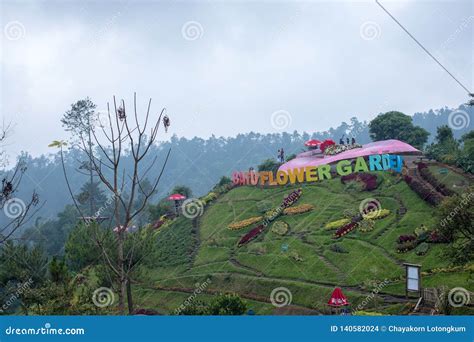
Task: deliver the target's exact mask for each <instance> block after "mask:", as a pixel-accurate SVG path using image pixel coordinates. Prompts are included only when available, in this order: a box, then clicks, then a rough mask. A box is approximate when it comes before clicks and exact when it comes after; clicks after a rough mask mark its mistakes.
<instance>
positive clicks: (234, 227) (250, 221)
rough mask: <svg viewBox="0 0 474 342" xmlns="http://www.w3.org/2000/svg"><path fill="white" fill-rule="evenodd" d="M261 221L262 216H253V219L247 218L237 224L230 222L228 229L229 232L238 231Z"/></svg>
mask: <svg viewBox="0 0 474 342" xmlns="http://www.w3.org/2000/svg"><path fill="white" fill-rule="evenodd" d="M261 220H262V216H254V217H249V218H248V219H245V220H242V221H238V222H232V223H231V224H229V229H230V230H238V229H242V228H245V227H247V226H250V225H251V224H254V223H257V222H258V221H261Z"/></svg>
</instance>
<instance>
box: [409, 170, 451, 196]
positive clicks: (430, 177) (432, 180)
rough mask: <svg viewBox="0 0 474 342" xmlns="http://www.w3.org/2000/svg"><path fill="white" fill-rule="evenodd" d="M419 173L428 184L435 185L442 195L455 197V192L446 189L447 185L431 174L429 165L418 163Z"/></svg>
mask: <svg viewBox="0 0 474 342" xmlns="http://www.w3.org/2000/svg"><path fill="white" fill-rule="evenodd" d="M417 167H418V172H420V175H421V177H422V178H423V179H424V180H426V181H427V182H428V183H430V184H431V185H433V187H435V188H436V190H438V191H439V192H440V193H442V194H443V195H444V196H453V195H454V194H455V192H454V191H453V190H451V189H449V188H447V187H446V185H444V184H442V183H440V182H439V181H438V179H437V178H436V177H435V176H433V174H432V173H431V172H430V170H429V169H428V165H426V164H425V163H418V165H417Z"/></svg>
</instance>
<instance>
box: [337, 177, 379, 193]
mask: <svg viewBox="0 0 474 342" xmlns="http://www.w3.org/2000/svg"><path fill="white" fill-rule="evenodd" d="M351 181H360V182H362V183H364V190H367V191H372V190H375V189H377V187H378V184H377V175H373V174H370V173H364V172H358V173H351V174H350V175H346V176H342V177H341V183H342V184H346V183H347V182H351Z"/></svg>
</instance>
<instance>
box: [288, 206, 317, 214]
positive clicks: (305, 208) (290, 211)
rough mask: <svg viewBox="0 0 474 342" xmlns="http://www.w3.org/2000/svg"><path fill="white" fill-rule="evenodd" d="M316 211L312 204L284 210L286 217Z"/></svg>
mask: <svg viewBox="0 0 474 342" xmlns="http://www.w3.org/2000/svg"><path fill="white" fill-rule="evenodd" d="M313 209H314V206H312V205H311V204H301V205H297V206H295V207H289V208H286V209H285V210H283V214H284V215H295V214H302V213H306V212H308V211H311V210H313Z"/></svg>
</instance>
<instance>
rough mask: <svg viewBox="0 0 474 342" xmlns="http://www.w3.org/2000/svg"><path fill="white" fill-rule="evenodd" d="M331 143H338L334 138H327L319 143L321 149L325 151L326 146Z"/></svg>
mask: <svg viewBox="0 0 474 342" xmlns="http://www.w3.org/2000/svg"><path fill="white" fill-rule="evenodd" d="M331 145H336V143H335V141H334V140H332V139H326V140H324V141H323V142H322V143H321V145H319V149H320V150H321V152H324V150H325V149H326V147H328V146H331Z"/></svg>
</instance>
